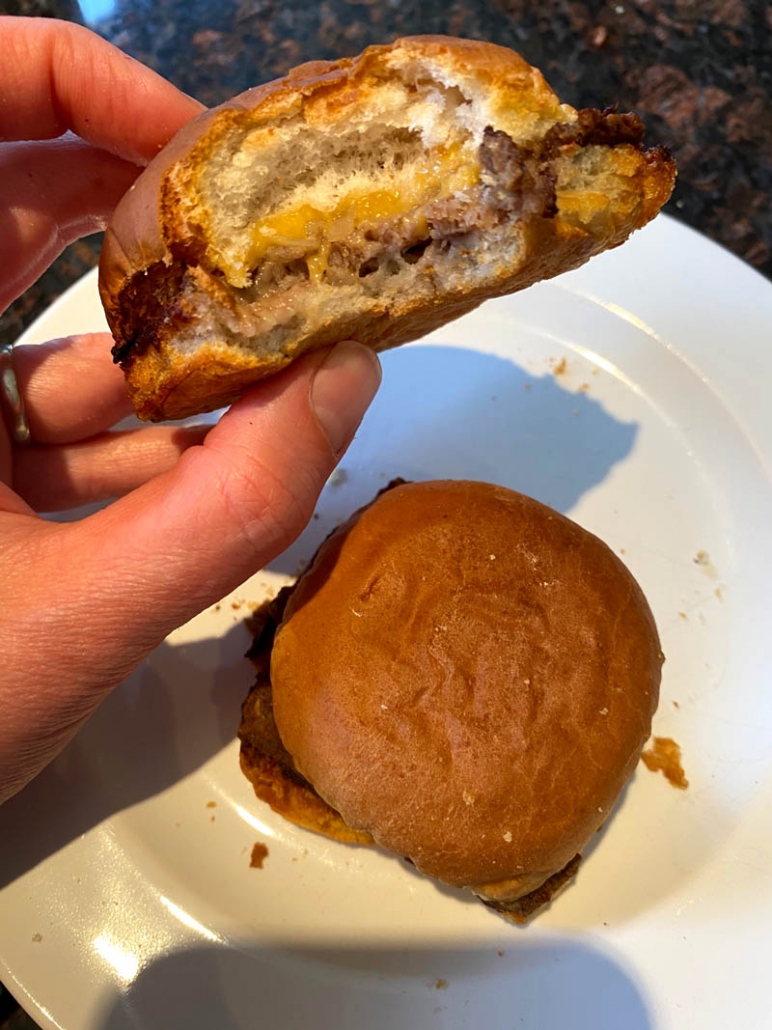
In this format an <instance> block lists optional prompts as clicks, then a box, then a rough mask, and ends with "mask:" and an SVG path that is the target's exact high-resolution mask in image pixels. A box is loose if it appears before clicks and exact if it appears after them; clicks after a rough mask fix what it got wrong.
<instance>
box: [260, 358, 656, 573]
mask: <svg viewBox="0 0 772 1030" xmlns="http://www.w3.org/2000/svg"><path fill="white" fill-rule="evenodd" d="M382 361H383V369H384V376H383V385H382V386H381V389H380V392H379V394H378V396H377V397H376V399H375V402H374V404H373V405H372V407H371V408H370V410H369V412H368V413H367V416H366V418H365V420H364V422H363V424H362V426H361V428H360V430H359V433H358V434H357V438H356V440H355V441H354V443H353V445H352V446H351V448H350V450H349V452H348V453H347V454H346V456H345V458H344V459H343V461H342V469H343V470H344V472H345V480H346V481H345V483H344V484H343V485H341V486H328V487H327V489H326V490H325V493H324V495H323V497H322V501H321V503H320V506H319V514H320V516H321V517H320V519H319V520H318V521H314V522H312V523H311V525H310V526H309V528H308V529H307V530H306V532H305V533H303V534H302V535H301V537H300V538H299V539H298V541H296V543H295V544H293V545H292V546H291V547H290V548H289V549H288V550H287V551H285V552H284V553H283V554H282V555H280V556H279V557H278V558H277V559H276V561H274V562H273V563H272V564H271V566H270V568H271V570H272V571H274V572H281V573H284V574H286V575H295V574H296V572H297V570H298V567H299V566H300V565H301V564H302V562H303V561H304V560H307V559H308V558H310V557H311V555H312V554H313V553H314V551H315V550H316V548H317V546H318V545H319V543H321V541H322V540H323V539H324V537H325V536H326V535H327V533H328V532H329V531H330V529H332V528H333V526H334V525H335V524H336V523H337V522H339V521H341V520H343V519H346V518H348V516H349V515H350V514H351V512H352V511H354V510H355V509H356V508H358V507H359V506H361V505H362V504H366V503H367V502H368V501H369V500H371V499H372V498H373V497H374V496H375V494H376V493H377V492H378V491H379V490H380V489H382V488H383V487H384V486H385V485H386V483H387V482H388V481H389V480H390V479H393V478H395V477H396V476H401V477H402V478H404V479H411V480H421V479H478V480H486V481H489V482H493V483H499V484H501V485H502V486H508V487H510V488H511V489H513V490H519V491H521V492H522V493H525V494H528V495H529V496H531V497H535V498H536V499H537V500H539V501H542V502H543V503H544V504H549V505H550V506H551V507H553V508H556V509H557V510H558V511H561V512H564V513H565V512H568V511H570V510H571V509H572V508H573V507H574V506H575V505H576V503H577V501H578V500H579V499H580V498H581V496H582V495H583V494H584V493H586V492H587V491H588V490H590V489H592V488H593V487H595V486H597V485H598V484H599V483H601V482H602V481H603V480H604V479H605V478H606V476H607V475H608V474H609V472H610V471H611V470H612V469H613V467H614V466H615V465H616V464H618V463H619V462H621V461H623V460H624V459H625V458H626V457H627V455H628V454H629V453H630V451H631V450H632V448H633V446H634V443H635V438H636V435H637V432H638V426H637V424H636V423H634V422H621V421H619V420H618V419H616V418H614V416H613V415H611V414H610V413H609V412H608V411H607V410H606V409H605V408H604V407H603V405H602V404H600V403H599V402H598V401H597V400H595V399H593V398H592V397H591V396H590V395H589V394H588V393H582V392H573V391H571V390H568V389H566V388H565V386H563V385H561V382H560V379H559V378H557V377H555V376H554V375H552V374H547V375H542V376H533V375H531V374H530V373H529V372H527V371H526V370H525V369H524V368H522V367H521V366H520V365H517V364H515V363H513V362H512V361H508V360H505V359H504V358H499V357H496V356H495V355H493V354H483V353H481V352H479V351H474V350H466V349H465V348H462V347H449V346H443V345H438V346H427V345H413V346H410V347H403V348H401V349H398V350H395V351H390V352H388V353H386V354H384V355H383V356H382ZM574 364H575V363H574ZM587 376H588V378H590V369H589V367H588V370H587ZM601 382H602V380H598V379H595V378H593V383H601ZM341 478H343V477H341Z"/></svg>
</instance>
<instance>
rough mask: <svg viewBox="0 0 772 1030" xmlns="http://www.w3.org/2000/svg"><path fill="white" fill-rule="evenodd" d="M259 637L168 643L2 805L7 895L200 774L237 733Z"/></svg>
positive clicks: (1, 853) (237, 633) (0, 852)
mask: <svg viewBox="0 0 772 1030" xmlns="http://www.w3.org/2000/svg"><path fill="white" fill-rule="evenodd" d="M249 640H250V637H249V634H248V632H247V630H246V628H245V626H244V625H243V623H239V624H238V625H235V626H234V627H233V629H232V630H230V631H229V632H228V633H226V634H225V636H224V637H222V638H207V639H204V640H199V641H196V642H194V643H190V644H183V645H177V646H172V645H170V644H168V643H163V644H161V646H160V647H159V648H157V649H156V650H155V651H154V652H153V654H152V655H150V657H149V658H148V659H147V660H146V661H145V662H144V663H143V664H142V666H140V668H139V669H137V671H136V672H135V673H134V674H133V675H132V676H130V677H129V678H128V679H127V680H126V681H125V682H124V683H122V684H121V686H119V687H118V688H116V690H115V691H113V693H112V694H111V695H110V696H109V697H108V698H107V700H106V701H105V702H104V703H103V704H102V705H101V706H100V708H99V709H98V710H97V711H96V712H95V713H94V715H93V716H92V717H91V719H90V720H89V721H88V722H87V723H86V725H85V726H84V727H83V729H82V730H81V731H80V733H79V734H78V736H77V737H76V738H75V740H73V741H72V743H70V744H69V745H68V747H67V748H65V750H64V751H63V752H62V754H61V755H60V756H59V757H58V758H57V759H56V760H55V761H54V762H53V763H52V764H51V765H50V766H49V767H48V768H47V769H45V770H44V771H43V772H42V773H41V774H40V776H38V777H37V778H36V779H35V780H33V781H32V783H30V784H29V785H28V786H27V787H25V788H24V790H23V791H21V793H20V794H18V795H16V797H13V798H11V799H10V800H9V801H7V802H6V803H5V804H4V805H3V806H1V807H0V840H2V841H3V842H4V844H3V847H2V848H0V888H2V887H3V886H4V885H5V884H8V883H11V882H12V881H13V880H15V879H16V878H17V877H18V876H20V875H22V874H23V873H25V872H26V871H27V870H29V869H32V868H33V867H34V866H36V865H37V864H38V863H39V862H41V861H42V860H43V859H45V858H46V857H47V856H48V855H51V854H53V853H54V852H56V851H58V850H59V849H60V848H62V847H63V846H64V845H65V844H67V843H69V842H70V841H72V840H74V839H75V838H77V837H78V836H80V834H82V833H85V832H86V831H88V830H89V829H91V828H92V827H94V826H96V825H98V824H99V823H100V822H102V821H103V820H104V819H106V818H108V817H109V816H111V815H113V814H115V813H116V812H119V811H121V810H122V809H125V808H127V807H129V806H130V805H133V804H135V803H136V802H138V801H141V800H143V799H144V798H148V797H152V796H154V795H156V794H158V793H160V792H161V791H163V790H165V789H166V788H168V787H170V786H172V784H174V783H176V782H177V781H179V780H181V779H182V778H183V777H185V776H187V775H189V774H190V773H192V772H194V771H195V770H196V769H198V768H200V766H201V765H203V763H204V762H206V761H207V760H208V759H209V758H211V757H212V756H213V755H215V754H216V753H217V752H218V751H219V750H220V749H221V748H222V747H223V746H224V745H226V744H228V743H229V742H230V741H232V740H233V738H234V737H235V735H236V731H237V729H238V724H239V718H240V712H241V702H242V701H243V700H244V698H245V697H246V695H247V691H248V690H249V687H250V686H251V683H252V680H253V673H252V667H251V665H250V664H249V662H247V661H245V659H244V653H245V651H246V649H247V647H248V645H249Z"/></svg>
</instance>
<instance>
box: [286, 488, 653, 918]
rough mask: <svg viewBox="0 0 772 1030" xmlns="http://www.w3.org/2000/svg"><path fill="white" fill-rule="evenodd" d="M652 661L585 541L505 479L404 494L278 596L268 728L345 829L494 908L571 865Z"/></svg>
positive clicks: (624, 745)
mask: <svg viewBox="0 0 772 1030" xmlns="http://www.w3.org/2000/svg"><path fill="white" fill-rule="evenodd" d="M661 663H662V654H661V652H660V647H659V641H658V637H657V632H656V628H655V625H654V620H653V618H652V615H651V612H650V610H649V607H648V605H647V603H646V600H645V598H644V596H643V594H642V593H641V590H640V588H639V587H638V585H637V584H636V582H635V580H634V579H633V577H632V576H631V575H630V573H629V572H628V570H627V569H626V568H625V566H624V565H623V564H622V563H621V562H620V561H619V559H618V558H617V557H616V556H615V555H614V554H613V553H612V551H611V550H610V549H609V548H608V547H607V546H606V545H605V544H603V543H602V542H601V541H600V540H598V539H597V537H595V536H593V535H592V534H590V533H588V532H587V531H585V530H584V529H582V528H581V527H579V526H578V525H576V524H575V523H573V522H571V521H570V520H569V519H567V518H565V517H563V516H561V515H559V514H558V513H556V512H555V511H553V510H551V509H550V508H547V507H545V506H544V505H542V504H540V503H538V502H537V501H534V500H532V499H530V498H528V497H524V496H522V495H521V494H517V493H514V492H513V491H511V490H507V489H504V488H502V487H498V486H492V485H488V484H485V483H476V482H429V483H420V484H408V485H401V486H397V487H395V488H394V489H392V490H389V491H388V492H386V493H384V494H382V495H381V496H380V497H379V498H378V499H377V500H376V501H375V502H374V503H373V504H372V505H371V506H370V507H368V508H365V509H363V510H362V511H361V512H360V513H358V514H357V515H356V516H355V517H354V518H352V519H351V520H350V521H349V523H347V524H346V525H344V526H343V527H341V528H340V529H339V530H338V531H336V532H335V533H334V534H333V535H332V536H331V537H330V538H328V540H327V541H326V542H325V543H324V544H323V545H322V547H321V548H320V550H319V551H318V553H317V555H316V558H315V559H314V562H313V564H312V566H311V568H310V569H309V570H308V571H307V572H306V573H305V574H304V575H303V576H302V578H301V579H300V580H299V582H298V584H297V585H296V587H295V588H294V590H293V592H292V593H291V595H290V596H289V600H288V601H287V604H286V608H285V610H284V615H283V621H282V623H281V625H280V627H279V630H278V632H277V633H276V637H275V640H274V642H273V650H272V653H271V661H270V679H271V687H272V692H273V716H274V718H275V723H276V727H277V728H278V732H279V735H280V737H281V742H282V744H283V747H284V748H286V751H287V752H288V753H289V755H290V756H291V759H292V762H293V763H294V770H296V772H297V774H299V775H300V776H302V777H303V778H304V779H305V780H306V781H307V782H308V783H309V784H311V785H312V787H313V789H314V790H315V791H316V792H317V793H318V795H319V796H320V797H321V798H322V799H324V801H325V802H326V803H327V804H328V805H329V806H331V807H332V809H334V810H335V812H337V813H340V816H341V817H342V819H343V820H344V821H345V823H346V824H347V825H348V826H349V827H351V828H353V829H354V830H356V831H361V832H362V833H364V834H369V835H371V836H372V838H374V840H375V841H376V842H377V843H379V844H381V845H382V846H384V847H386V848H388V849H389V850H391V851H394V852H396V853H397V854H399V855H402V856H405V857H408V858H410V860H411V861H412V862H413V863H414V864H415V865H416V866H417V867H418V869H420V870H421V871H422V872H424V873H427V874H429V875H431V876H433V877H436V878H438V879H440V880H442V881H444V882H446V883H448V884H453V885H456V886H466V887H471V888H472V889H473V890H474V891H475V892H476V893H478V894H479V895H481V896H482V897H483V898H484V899H487V900H488V902H489V903H493V904H494V906H495V907H501V908H503V909H506V908H507V907H508V906H507V902H509V901H511V900H512V899H518V898H521V897H522V896H524V895H526V894H529V893H531V892H533V891H537V892H538V889H539V888H540V887H542V886H543V885H544V884H545V882H547V881H549V880H550V878H553V880H554V878H555V877H556V876H559V874H560V873H561V871H562V870H566V869H568V870H569V871H571V872H573V870H574V868H575V864H576V863H575V861H574V859H575V856H577V854H579V853H580V852H581V851H582V849H583V848H584V847H585V845H586V844H587V842H588V840H589V839H590V838H591V837H592V835H593V834H594V833H595V831H596V830H597V829H598V828H599V827H600V826H601V824H602V823H603V822H604V821H605V820H606V818H607V817H608V815H609V812H610V810H611V808H612V806H613V804H614V802H615V800H616V798H617V796H618V795H619V792H620V791H621V789H622V787H623V785H624V784H625V782H626V781H627V779H628V777H629V776H630V775H631V773H632V771H633V769H634V768H635V765H636V763H637V761H638V758H639V756H640V752H641V748H642V746H643V744H644V742H645V741H646V739H647V738H648V736H649V733H650V729H651V718H652V715H653V713H654V711H655V708H656V705H657V700H658V694H659V681H660V668H661ZM293 775H294V773H293ZM542 900H545V899H542Z"/></svg>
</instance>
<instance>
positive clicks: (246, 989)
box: [94, 940, 653, 1030]
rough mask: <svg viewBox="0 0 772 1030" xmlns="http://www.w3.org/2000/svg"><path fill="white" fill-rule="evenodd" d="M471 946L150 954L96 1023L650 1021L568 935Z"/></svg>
mask: <svg viewBox="0 0 772 1030" xmlns="http://www.w3.org/2000/svg"><path fill="white" fill-rule="evenodd" d="M499 948H500V949H501V950H497V949H496V948H495V947H488V948H479V949H465V950H460V949H441V948H431V949H425V948H416V947H415V946H411V945H410V944H406V945H405V946H404V947H401V948H400V947H394V948H382V949H381V948H375V949H371V948H365V947H363V948H356V949H341V948H336V947H334V946H331V947H328V948H325V947H309V948H298V949H295V948H292V949H287V948H277V949H267V948H266V949H243V950H236V949H232V948H225V947H220V948H212V947H202V948H195V949H193V950H190V951H183V952H178V953H176V954H173V955H171V956H168V957H164V958H161V959H159V960H157V961H154V962H151V963H150V964H149V965H148V966H147V967H146V968H145V969H144V970H143V971H142V972H141V973H140V974H139V976H138V978H137V980H136V981H135V982H134V984H133V985H132V987H131V988H130V989H129V990H128V991H127V993H126V994H125V995H123V996H122V997H120V998H119V999H117V1000H115V1001H114V1002H113V1003H112V1006H111V1007H110V1008H109V1010H107V1011H105V1012H104V1014H103V1015H102V1017H101V1018H97V1019H96V1021H95V1022H94V1028H95V1030H159V1028H161V1027H163V1030H213V1028H215V1027H216V1028H217V1030H247V1028H249V1030H253V1028H254V1027H255V1026H258V1025H259V1026H272V1027H277V1028H279V1027H280V1028H281V1030H308V1028H309V1027H314V1030H361V1028H362V1027H367V1028H368V1030H397V1028H399V1030H429V1028H433V1027H437V1028H443V1030H461V1028H465V1030H478V1028H485V1030H505V1028H506V1030H537V1028H538V1030H566V1028H568V1027H570V1028H571V1030H652V1027H653V1021H652V1018H651V1016H650V1014H649V1011H648V1009H647V1006H646V1003H645V1001H644V999H643V996H642V993H641V990H640V989H639V987H638V986H637V985H636V983H635V982H634V980H633V979H632V977H631V975H630V973H628V972H626V971H625V970H624V969H623V968H622V967H621V966H620V965H619V964H618V963H617V962H616V961H614V960H613V959H612V958H611V957H609V956H608V955H607V954H602V953H601V952H599V951H597V950H595V949H594V948H591V947H589V946H588V945H587V944H585V943H579V942H576V941H562V940H561V941H555V942H552V943H532V944H522V943H520V942H518V943H517V944H512V945H510V944H508V943H506V942H505V943H503V944H502V943H500V944H499Z"/></svg>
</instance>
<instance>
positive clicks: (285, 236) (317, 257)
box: [247, 146, 480, 282]
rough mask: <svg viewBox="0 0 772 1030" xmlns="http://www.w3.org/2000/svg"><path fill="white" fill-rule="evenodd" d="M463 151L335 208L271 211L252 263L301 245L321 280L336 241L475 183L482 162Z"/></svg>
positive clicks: (258, 233) (258, 232) (258, 229)
mask: <svg viewBox="0 0 772 1030" xmlns="http://www.w3.org/2000/svg"><path fill="white" fill-rule="evenodd" d="M459 151H460V148H459V147H458V146H453V147H448V148H446V149H445V150H443V151H442V152H441V153H439V154H438V155H437V157H436V159H435V161H434V162H433V163H432V164H431V165H428V166H424V167H423V168H420V169H417V170H415V171H414V173H413V176H412V178H411V179H410V180H403V181H401V182H400V183H399V185H398V186H395V187H394V188H393V189H390V190H388V189H378V190H371V191H369V192H365V191H361V190H360V191H352V192H351V193H348V194H346V195H345V196H343V197H341V198H340V199H339V200H338V201H337V202H336V203H335V205H334V206H333V207H330V208H317V207H313V206H312V205H310V204H301V205H300V206H298V207H293V208H285V209H284V210H279V211H276V212H274V213H273V214H272V215H268V216H267V217H266V218H263V219H261V220H260V221H259V222H257V223H256V224H255V225H254V226H253V229H252V246H251V247H250V251H249V255H248V258H247V261H248V266H249V267H251V268H254V267H255V266H256V265H257V264H258V263H259V262H260V261H262V260H263V259H264V258H265V257H266V255H267V254H268V253H269V251H270V250H271V249H272V248H274V247H286V246H292V247H297V248H298V252H299V256H300V255H301V254H302V255H303V256H304V257H305V258H306V261H307V262H308V270H309V274H310V276H311V278H312V280H314V281H315V282H318V281H319V279H321V277H322V275H324V272H325V270H326V268H327V254H328V251H329V244H330V240H331V239H342V238H344V237H345V236H346V235H347V233H348V232H350V231H352V230H353V229H355V228H357V227H359V226H361V225H366V224H367V223H369V222H375V223H377V222H382V221H385V220H387V219H391V218H398V217H400V216H405V215H409V214H410V213H411V212H412V211H414V210H415V209H416V208H418V207H421V206H422V205H424V204H428V203H430V202H431V201H433V200H439V199H442V198H444V197H448V196H450V195H451V194H452V193H455V192H456V191H458V190H463V189H468V188H469V187H470V186H474V185H475V184H476V183H477V182H478V180H479V172H480V169H479V166H478V165H477V164H476V163H474V162H470V161H466V160H463V159H462V158H461V155H460V153H459Z"/></svg>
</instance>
